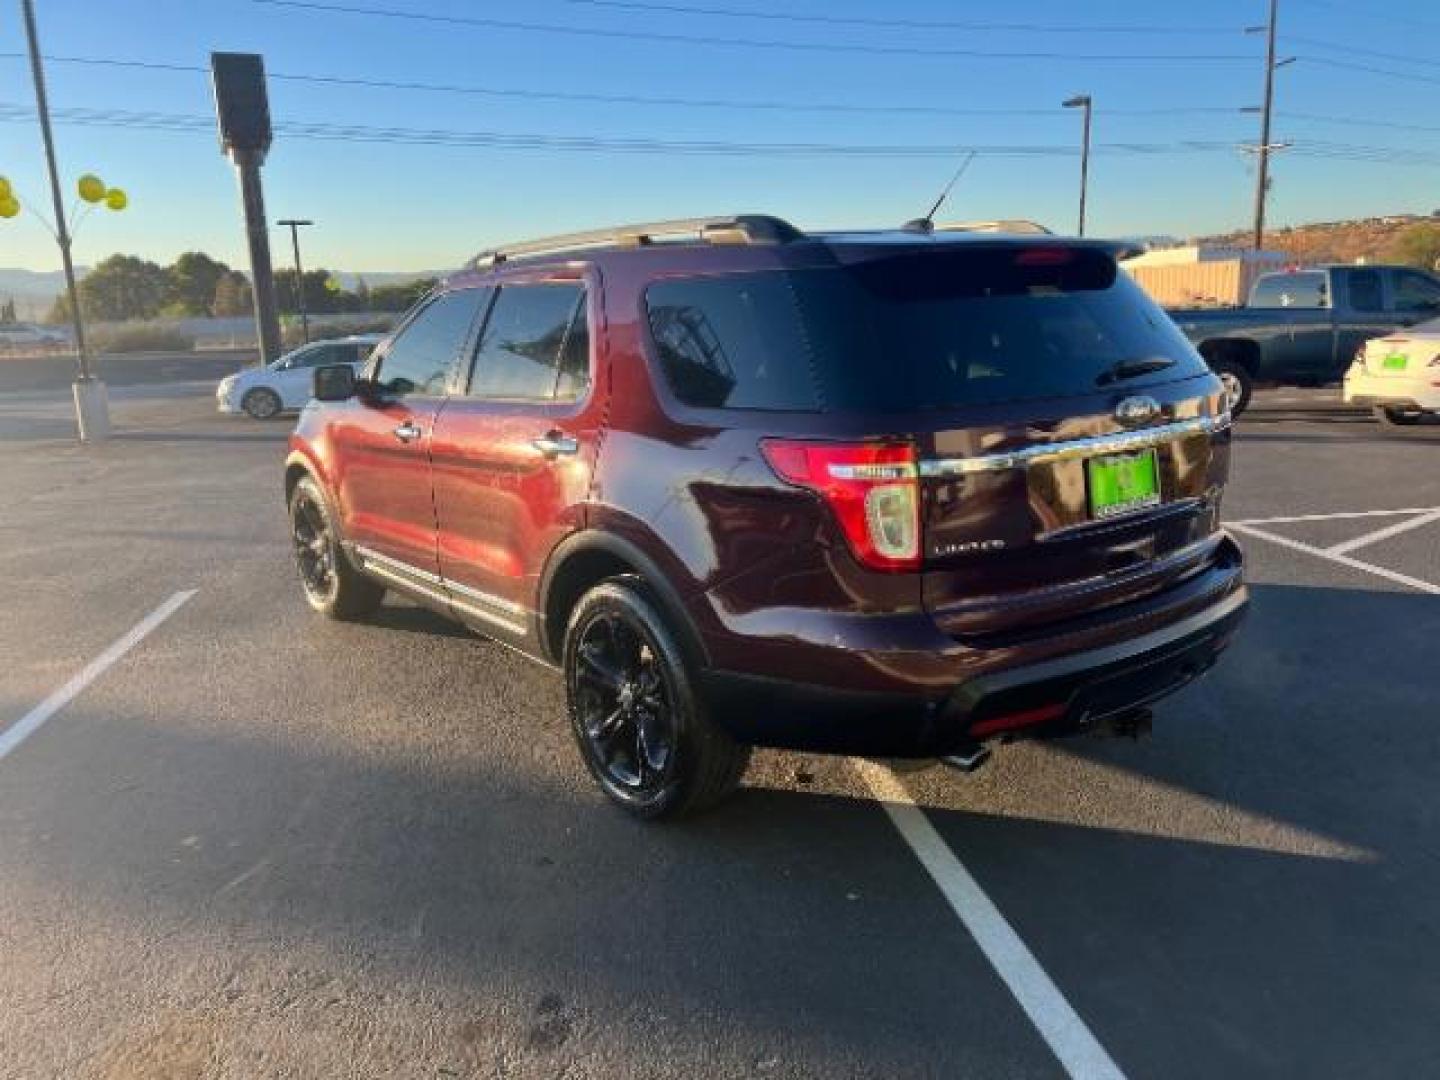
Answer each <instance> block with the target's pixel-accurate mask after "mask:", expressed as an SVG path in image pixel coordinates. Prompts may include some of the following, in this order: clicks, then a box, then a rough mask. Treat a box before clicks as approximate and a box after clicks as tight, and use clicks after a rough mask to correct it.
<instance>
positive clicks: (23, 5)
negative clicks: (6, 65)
mask: <svg viewBox="0 0 1440 1080" xmlns="http://www.w3.org/2000/svg"><path fill="white" fill-rule="evenodd" d="M20 12H21V15H22V17H23V18H24V21H25V36H26V38H27V40H28V42H29V46H30V71H31V73H32V74H33V75H34V77H35V109H36V112H38V113H39V116H40V136H41V138H42V139H43V141H44V143H45V166H46V168H47V169H48V170H49V172H50V195H51V197H52V198H53V199H54V202H55V242H56V243H57V244H59V245H60V261H61V263H62V265H63V266H64V268H65V293H66V296H67V297H68V298H69V301H70V320H71V325H72V326H73V327H74V330H75V354H76V378H75V385H74V387H73V393H74V396H75V422H76V424H77V426H78V427H79V430H80V439H81V441H82V442H95V441H99V440H102V439H107V438H109V437H110V406H109V402H108V400H107V399H106V396H105V384H104V383H103V382H101V381H100V380H99V379H97V378H95V376H94V374H93V373H92V372H91V370H90V353H89V350H88V349H87V348H86V347H85V321H84V319H83V318H82V316H81V314H80V293H79V290H78V289H76V287H75V264H74V262H73V260H72V259H71V257H70V225H69V223H68V222H67V221H66V220H65V201H64V199H63V197H62V196H61V194H60V170H59V168H58V167H57V166H56V164H55V136H54V134H53V133H52V132H51V130H50V102H49V98H48V97H47V96H46V93H45V69H44V67H43V66H42V65H41V62H40V34H39V32H38V31H37V30H36V28H35V5H34V2H33V0H20Z"/></svg>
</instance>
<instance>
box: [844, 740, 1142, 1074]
mask: <svg viewBox="0 0 1440 1080" xmlns="http://www.w3.org/2000/svg"><path fill="white" fill-rule="evenodd" d="M852 765H853V767H854V768H855V770H856V772H858V773H859V775H860V778H861V779H862V780H864V781H865V784H866V786H867V787H869V788H870V791H871V794H873V795H874V796H875V798H876V799H878V800H879V802H880V805H881V806H882V807H884V809H885V813H886V814H887V815H889V817H890V821H891V823H892V824H894V826H895V828H896V829H898V830H899V831H900V835H901V836H902V837H904V839H905V843H907V844H908V845H909V846H910V850H911V851H913V852H914V853H915V857H916V858H918V859H919V860H920V863H921V865H922V866H924V867H925V869H926V870H927V871H928V872H929V874H930V877H931V878H932V879H934V881H935V884H936V885H938V886H940V891H941V892H942V893H944V894H945V899H946V900H947V901H949V904H950V907H951V909H953V910H954V912H955V914H956V915H957V916H958V917H959V919H960V922H961V923H962V924H964V926H965V929H966V930H968V931H969V932H970V936H971V937H973V938H974V939H975V944H977V945H978V946H980V951H981V952H982V953H984V954H985V958H986V959H987V960H989V961H990V966H991V967H993V968H994V969H995V973H996V974H997V975H999V976H1000V978H1001V980H1002V981H1003V982H1004V983H1005V985H1006V986H1007V987H1008V988H1009V990H1010V993H1011V994H1013V995H1014V996H1015V1000H1016V1001H1017V1002H1018V1003H1019V1005H1020V1008H1022V1009H1023V1010H1025V1015H1026V1016H1028V1017H1029V1018H1030V1022H1031V1023H1032V1024H1034V1025H1035V1029H1036V1030H1037V1031H1039V1033H1040V1037H1041V1038H1043V1039H1044V1040H1045V1044H1046V1045H1047V1046H1049V1047H1050V1049H1051V1051H1052V1052H1053V1053H1054V1054H1055V1056H1056V1057H1057V1058H1059V1060H1060V1064H1061V1066H1063V1067H1064V1069H1065V1071H1066V1073H1067V1074H1069V1075H1070V1076H1071V1077H1075V1078H1077V1080H1078V1078H1082V1077H1083V1078H1084V1080H1124V1076H1125V1074H1124V1073H1122V1072H1121V1071H1120V1067H1119V1066H1118V1065H1116V1064H1115V1062H1114V1061H1113V1060H1112V1059H1111V1057H1110V1055H1109V1054H1108V1053H1107V1052H1106V1050H1105V1048H1104V1047H1103V1046H1101V1045H1100V1042H1099V1040H1098V1039H1096V1038H1095V1036H1094V1035H1093V1034H1092V1033H1091V1031H1090V1029H1089V1028H1088V1027H1086V1026H1085V1021H1083V1020H1081V1019H1080V1017H1079V1015H1078V1014H1077V1013H1076V1012H1075V1010H1074V1009H1073V1008H1072V1007H1071V1005H1070V1003H1069V1002H1068V1001H1066V1000H1065V995H1063V994H1062V993H1060V991H1059V989H1058V988H1057V987H1056V986H1055V983H1054V982H1053V981H1052V980H1051V978H1050V976H1049V975H1047V974H1046V973H1045V969H1044V968H1042V967H1041V966H1040V963H1039V961H1037V960H1036V959H1035V956H1034V954H1032V953H1031V952H1030V950H1029V949H1028V948H1027V947H1026V945H1025V942H1024V941H1022V940H1021V939H1020V935H1019V934H1017V933H1016V932H1015V930H1014V928H1013V927H1011V925H1010V924H1009V922H1007V921H1006V919H1005V916H1004V915H1002V914H1001V913H1000V909H999V908H997V907H996V906H995V904H994V902H993V901H992V900H991V899H990V897H989V896H987V895H986V894H985V890H984V889H982V888H981V887H980V883H979V882H977V881H976V880H975V878H974V877H973V876H971V874H970V871H968V870H966V869H965V865H964V864H963V863H962V862H961V861H960V859H959V858H958V857H957V856H956V855H955V853H954V852H953V851H951V850H950V848H949V847H947V846H946V844H945V841H944V840H943V839H941V837H940V834H939V833H938V832H936V831H935V826H934V825H932V824H930V819H929V818H928V817H926V816H925V812H924V811H923V810H921V809H920V808H919V807H918V806H916V805H915V800H914V799H913V798H911V797H910V793H909V792H908V791H907V790H906V789H905V786H904V785H903V784H902V783H900V781H899V780H897V779H896V778H895V775H894V774H893V773H892V772H890V771H889V770H888V769H886V768H885V767H884V766H882V765H877V764H876V763H875V762H872V761H854V762H852Z"/></svg>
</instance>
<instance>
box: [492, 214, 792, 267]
mask: <svg viewBox="0 0 1440 1080" xmlns="http://www.w3.org/2000/svg"><path fill="white" fill-rule="evenodd" d="M804 235H805V234H804V233H802V232H801V231H800V230H799V229H797V228H795V226H794V225H791V224H790V223H789V222H788V221H785V220H783V219H781V218H778V217H770V216H768V215H766V214H735V215H732V216H730V217H708V218H680V219H678V220H676V221H651V222H646V223H644V224H641V225H618V226H614V227H612V228H608V229H593V230H591V231H589V232H578V233H568V234H566V235H564V236H550V237H546V238H544V239H541V240H526V241H523V242H521V243H518V244H504V245H502V246H500V247H497V248H492V249H491V250H489V251H483V252H481V253H480V254H479V255H477V256H475V258H474V259H473V260H472V263H471V265H473V266H475V267H477V268H479V267H486V266H495V265H496V264H498V263H502V262H507V261H509V260H510V259H518V258H524V257H526V256H534V255H553V254H556V253H558V252H565V251H582V250H585V249H587V248H598V247H645V246H648V245H650V244H654V243H658V242H664V241H667V240H669V241H674V240H677V239H682V238H687V237H689V238H694V239H697V240H700V241H701V242H703V243H709V244H786V243H789V242H790V241H792V240H799V239H801V238H802V237H803V236H804Z"/></svg>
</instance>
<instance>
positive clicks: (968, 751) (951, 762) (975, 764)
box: [940, 743, 990, 773]
mask: <svg viewBox="0 0 1440 1080" xmlns="http://www.w3.org/2000/svg"><path fill="white" fill-rule="evenodd" d="M989 760H990V748H989V747H988V746H982V745H981V744H980V743H975V744H974V745H973V746H969V747H966V748H965V749H963V750H960V751H958V752H957V753H954V754H946V755H945V756H944V757H942V758H941V759H940V763H941V764H942V765H946V766H949V767H950V768H952V769H957V770H959V771H960V772H963V773H973V772H974V771H975V770H976V769H978V768H980V766H982V765H984V764H985V763H986V762H987V761H989Z"/></svg>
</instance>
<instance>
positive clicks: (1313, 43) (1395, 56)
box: [1285, 34, 1440, 67]
mask: <svg viewBox="0 0 1440 1080" xmlns="http://www.w3.org/2000/svg"><path fill="white" fill-rule="evenodd" d="M1285 40H1286V41H1287V42H1291V43H1293V44H1296V45H1308V46H1310V47H1311V48H1313V49H1330V50H1332V51H1334V52H1340V53H1345V54H1346V55H1347V56H1373V57H1375V58H1377V59H1380V60H1396V61H1398V62H1400V63H1402V64H1420V65H1422V66H1425V67H1440V60H1437V59H1435V58H1434V57H1431V56H1416V55H1415V54H1414V53H1393V52H1384V51H1382V50H1380V49H1362V48H1360V47H1359V46H1357V45H1351V44H1349V43H1347V42H1343V41H1326V40H1325V39H1323V38H1312V37H1300V36H1297V35H1295V34H1286V35H1285Z"/></svg>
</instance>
